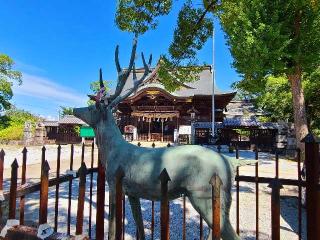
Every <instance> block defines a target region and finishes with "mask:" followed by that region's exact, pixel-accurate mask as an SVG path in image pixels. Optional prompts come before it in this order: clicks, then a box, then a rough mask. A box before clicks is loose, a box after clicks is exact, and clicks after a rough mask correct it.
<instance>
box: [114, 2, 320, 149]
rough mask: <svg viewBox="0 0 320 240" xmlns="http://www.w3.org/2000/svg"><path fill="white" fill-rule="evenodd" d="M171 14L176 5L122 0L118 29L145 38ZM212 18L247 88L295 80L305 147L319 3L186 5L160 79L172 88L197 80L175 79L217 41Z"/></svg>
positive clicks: (319, 37) (317, 54) (318, 55)
mask: <svg viewBox="0 0 320 240" xmlns="http://www.w3.org/2000/svg"><path fill="white" fill-rule="evenodd" d="M171 8H172V1H160V0H150V1H143V0H119V4H118V11H117V15H116V23H117V25H118V26H119V28H120V29H122V30H125V31H130V32H134V33H136V34H143V33H144V32H145V31H147V30H149V29H154V28H155V27H156V26H157V17H159V16H162V15H166V14H168V13H169V12H170V10H171ZM209 12H213V13H215V14H216V16H218V17H219V19H220V22H221V24H222V26H223V29H224V31H225V32H226V38H227V42H228V45H229V47H230V51H231V53H232V56H233V58H234V63H233V65H234V67H235V68H236V69H237V70H238V72H239V74H241V75H242V76H243V78H244V80H243V81H244V82H245V84H247V85H248V86H250V87H252V88H255V89H256V90H257V89H262V88H264V86H265V83H266V82H265V81H266V76H268V75H270V74H272V75H274V76H278V75H281V74H285V75H286V77H287V78H288V79H289V82H290V88H291V93H292V96H293V98H292V99H293V111H294V123H295V129H296V137H297V140H298V142H299V143H300V140H301V138H303V137H304V136H305V135H306V133H307V132H308V128H307V119H306V110H305V102H304V92H303V88H302V85H301V78H302V73H303V72H304V73H311V72H313V71H314V70H315V69H316V68H317V67H318V66H319V61H320V32H319V31H320V11H319V3H318V1H315V0H305V1H302V0H288V1H281V0H275V1H268V0H251V1H247V0H237V1H236V0H220V1H218V0H203V5H202V6H201V7H195V5H193V4H192V1H190V0H187V1H185V4H184V6H183V7H182V9H181V11H180V13H179V16H178V23H177V28H176V29H175V32H174V38H173V41H172V44H171V45H170V47H169V57H166V56H164V58H163V59H164V62H165V63H166V62H168V63H167V67H166V66H165V65H166V64H163V65H164V66H165V67H164V70H163V71H162V72H161V74H159V77H160V78H161V79H162V81H164V84H165V85H169V88H170V87H172V82H174V80H178V82H186V81H188V80H190V79H191V80H194V79H192V78H190V77H188V76H187V74H184V75H183V76H184V77H186V79H184V80H183V79H182V78H179V76H178V77H176V76H175V74H171V73H172V72H173V73H175V72H176V69H175V67H176V66H177V65H180V64H181V63H184V61H186V59H191V60H189V61H187V62H188V63H192V62H194V59H195V56H196V51H197V50H199V49H200V48H201V47H202V46H203V44H204V43H205V41H206V40H207V39H208V38H209V36H210V35H211V31H210V29H211V28H212V19H210V18H208V17H207V14H208V13H209ZM173 70H175V71H173ZM168 73H170V74H168ZM170 75H173V76H172V77H170ZM165 79H167V81H168V82H169V83H168V82H165V81H166V80H165ZM176 82H177V81H176ZM170 84H171V85H170ZM173 85H175V84H173ZM173 87H177V85H175V86H173Z"/></svg>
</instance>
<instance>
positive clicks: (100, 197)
mask: <svg viewBox="0 0 320 240" xmlns="http://www.w3.org/2000/svg"><path fill="white" fill-rule="evenodd" d="M105 178H106V173H105V169H104V166H103V165H102V163H101V152H100V151H99V149H98V176H97V214H96V239H97V240H103V239H104V198H105ZM109 207H110V203H109ZM109 213H110V212H109Z"/></svg>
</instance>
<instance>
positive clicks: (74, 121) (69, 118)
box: [59, 115, 86, 125]
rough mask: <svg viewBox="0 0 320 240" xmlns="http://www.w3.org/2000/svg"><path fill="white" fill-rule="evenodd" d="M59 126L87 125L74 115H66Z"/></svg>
mask: <svg viewBox="0 0 320 240" xmlns="http://www.w3.org/2000/svg"><path fill="white" fill-rule="evenodd" d="M59 124H74V125H85V124H86V123H85V122H84V121H82V120H81V119H79V118H77V117H75V116H73V115H65V116H63V117H62V118H61V119H60V120H59Z"/></svg>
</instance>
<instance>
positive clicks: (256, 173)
mask: <svg viewBox="0 0 320 240" xmlns="http://www.w3.org/2000/svg"><path fill="white" fill-rule="evenodd" d="M258 159H259V151H258V148H257V146H255V160H258ZM255 185H256V240H259V162H256V164H255Z"/></svg>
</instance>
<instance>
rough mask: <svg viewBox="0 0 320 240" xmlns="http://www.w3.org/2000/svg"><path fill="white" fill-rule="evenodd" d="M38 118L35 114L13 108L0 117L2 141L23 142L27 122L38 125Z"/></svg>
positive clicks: (0, 138)
mask: <svg viewBox="0 0 320 240" xmlns="http://www.w3.org/2000/svg"><path fill="white" fill-rule="evenodd" d="M38 120H39V118H38V117H36V116H34V115H33V114H31V113H29V112H27V111H24V110H19V109H16V108H13V109H11V110H9V111H7V112H6V113H5V115H4V116H0V141H1V140H2V141H10V140H22V139H23V130H24V124H25V122H27V121H29V122H31V123H36V122H37V121H38Z"/></svg>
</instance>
